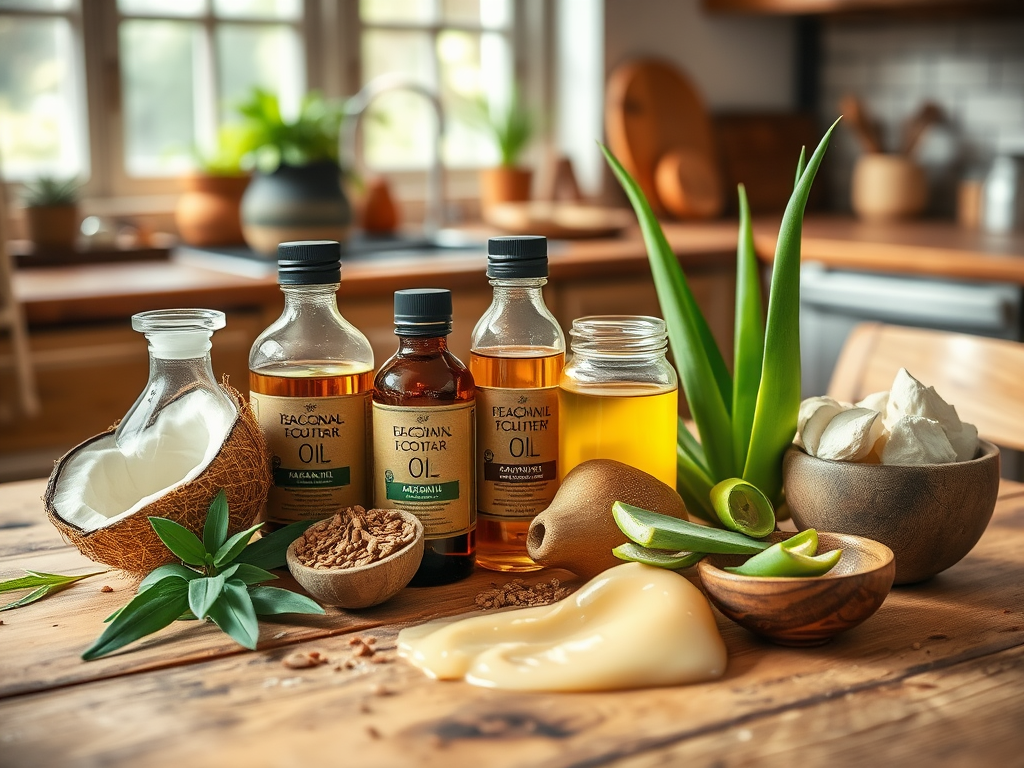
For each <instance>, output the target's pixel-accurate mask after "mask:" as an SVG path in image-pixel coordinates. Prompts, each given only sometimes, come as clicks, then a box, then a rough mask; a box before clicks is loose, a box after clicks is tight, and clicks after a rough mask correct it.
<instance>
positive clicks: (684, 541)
mask: <svg viewBox="0 0 1024 768" xmlns="http://www.w3.org/2000/svg"><path fill="white" fill-rule="evenodd" d="M612 517H614V518H615V522H616V524H618V526H619V529H620V530H621V531H622V532H623V533H624V534H626V536H627V537H628V538H630V539H632V540H633V541H635V542H636V543H637V544H639V545H640V546H643V547H647V548H648V549H668V550H673V551H680V550H684V551H687V552H704V553H712V552H713V553H715V554H732V555H749V554H753V553H755V552H761V551H763V550H765V549H767V548H768V547H770V546H771V544H770V543H769V542H766V541H757V540H756V539H752V538H750V537H749V536H744V535H743V534H742V533H734V532H733V531H723V530H721V529H719V528H709V527H707V526H704V525H697V524H695V523H691V522H689V521H687V520H679V519H677V518H675V517H669V516H668V515H660V514H658V513H657V512H651V511H649V510H646V509H640V507H634V506H632V505H630V504H623V503H622V502H621V501H616V502H615V503H614V504H612Z"/></svg>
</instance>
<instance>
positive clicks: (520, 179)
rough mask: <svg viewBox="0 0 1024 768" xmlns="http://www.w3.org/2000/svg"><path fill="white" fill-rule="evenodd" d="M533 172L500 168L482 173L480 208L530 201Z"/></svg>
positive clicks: (523, 169) (484, 170) (487, 169)
mask: <svg viewBox="0 0 1024 768" xmlns="http://www.w3.org/2000/svg"><path fill="white" fill-rule="evenodd" d="M532 182H533V171H530V170H527V169H525V168H513V167H509V166H504V165H503V166H499V167H498V168H485V169H483V170H482V171H480V207H481V208H484V209H486V208H489V207H491V206H492V205H497V204H499V203H523V202H526V201H527V200H529V199H530V185H531V183H532Z"/></svg>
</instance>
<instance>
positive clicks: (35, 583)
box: [0, 571, 106, 592]
mask: <svg viewBox="0 0 1024 768" xmlns="http://www.w3.org/2000/svg"><path fill="white" fill-rule="evenodd" d="M25 573H27V574H28V575H27V576H21V577H19V578H17V579H10V580H9V581H0V592H14V591H16V590H19V589H31V588H33V587H49V586H55V587H56V586H66V585H69V584H74V583H75V582H76V581H81V580H82V579H88V578H89V577H90V576H99V575H100V574H101V573H106V571H94V572H92V573H83V574H82V575H81V576H62V575H60V574H59V573H43V572H42V571H25Z"/></svg>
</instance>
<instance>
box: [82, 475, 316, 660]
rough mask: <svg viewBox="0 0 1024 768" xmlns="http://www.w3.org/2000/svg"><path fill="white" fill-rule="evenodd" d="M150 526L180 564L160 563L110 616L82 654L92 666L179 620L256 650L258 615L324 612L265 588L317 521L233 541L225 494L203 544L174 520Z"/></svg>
mask: <svg viewBox="0 0 1024 768" xmlns="http://www.w3.org/2000/svg"><path fill="white" fill-rule="evenodd" d="M149 522H150V525H152V526H153V530H154V531H156V534H157V536H159V537H160V540H161V541H163V543H164V544H165V545H166V546H167V548H168V549H169V550H171V552H173V553H174V554H175V555H176V556H177V557H178V558H180V559H181V563H180V564H179V563H172V564H169V565H161V566H160V567H159V568H155V569H154V570H153V571H151V572H150V573H149V574H148V575H147V576H146V578H144V579H143V580H142V582H141V583H140V584H139V588H138V591H137V592H136V594H135V597H134V598H132V600H131V602H129V603H128V604H127V605H125V606H124V607H123V608H121V609H119V610H117V611H115V612H114V613H113V614H111V615H110V616H108V617H107V619H106V624H107V628H106V629H104V630H103V633H102V634H101V635H100V636H99V638H98V639H97V640H96V642H94V643H93V644H92V645H91V646H90V647H89V648H88V649H87V650H86V651H85V653H83V654H82V658H83V659H84V660H85V661H92V660H93V659H98V658H100V657H101V656H105V655H106V654H108V653H111V652H113V651H116V650H117V649H119V648H123V647H124V646H125V645H128V643H132V642H134V641H136V640H138V639H140V638H142V637H145V636H146V635H149V634H152V633H153V632H156V631H158V630H161V629H163V628H164V627H166V626H168V625H170V624H171V623H172V622H174V621H176V620H178V619H199V620H206V619H209V620H210V621H212V622H213V623H214V624H216V625H217V626H218V627H220V628H221V629H222V630H223V631H224V632H226V633H227V634H228V635H230V636H231V637H232V638H233V639H234V640H235V641H236V642H237V643H238V644H239V645H242V646H244V647H245V648H248V649H250V650H252V649H254V648H255V647H256V641H257V640H258V638H259V623H258V620H257V617H258V616H270V615H274V614H281V613H319V614H322V613H324V609H323V608H321V607H320V606H319V605H318V604H317V603H316V602H315V601H313V600H311V599H310V598H308V597H306V596H305V595H299V594H296V593H295V592H291V591H289V590H287V589H280V588H278V587H270V586H265V585H264V584H263V582H265V581H271V580H273V579H276V578H277V576H275V575H274V574H273V573H271V572H270V570H269V569H272V568H282V567H284V564H285V552H286V551H287V549H288V546H289V545H290V544H291V543H292V542H293V541H295V539H297V538H298V537H299V536H301V535H302V533H303V532H304V531H305V530H306V529H307V528H308V527H309V526H310V525H312V524H313V522H314V521H308V522H301V523H294V524H292V525H289V526H286V527H284V528H282V529H280V530H278V531H275V532H274V533H271V534H269V535H267V536H264V537H262V538H260V539H259V540H257V541H255V542H252V543H250V540H251V539H252V537H253V534H255V533H256V531H258V530H259V529H260V528H261V527H262V526H263V524H262V523H259V524H257V525H254V526H252V527H251V528H248V529H246V530H244V531H241V532H239V533H236V534H235V535H234V536H231V537H228V502H227V497H226V496H225V494H224V491H223V490H222V491H220V492H219V493H218V494H217V496H216V497H215V498H214V500H213V502H212V503H211V504H210V508H209V511H208V512H207V514H206V523H205V525H204V526H203V537H202V539H200V538H199V537H198V536H196V535H195V534H194V533H193V532H192V531H190V530H189V529H188V528H185V527H184V526H182V525H179V524H178V523H176V522H174V521H173V520H167V519H165V518H162V517H151V518H149ZM65 578H66V577H65ZM79 578H82V577H79Z"/></svg>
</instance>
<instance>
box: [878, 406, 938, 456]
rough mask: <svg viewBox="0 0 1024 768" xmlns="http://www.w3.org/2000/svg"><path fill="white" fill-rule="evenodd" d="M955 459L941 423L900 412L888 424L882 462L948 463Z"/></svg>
mask: <svg viewBox="0 0 1024 768" xmlns="http://www.w3.org/2000/svg"><path fill="white" fill-rule="evenodd" d="M953 461H956V451H955V450H954V449H953V446H952V445H950V442H949V439H948V438H947V437H946V433H945V431H943V429H942V425H941V424H939V422H937V421H934V420H933V419H926V418H924V417H923V416H904V417H903V418H901V419H899V420H898V421H896V422H895V423H894V424H893V425H892V426H891V427H890V428H889V440H888V442H886V444H885V449H884V450H883V451H882V463H883V464H898V465H904V466H905V465H909V464H949V463H950V462H953Z"/></svg>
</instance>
